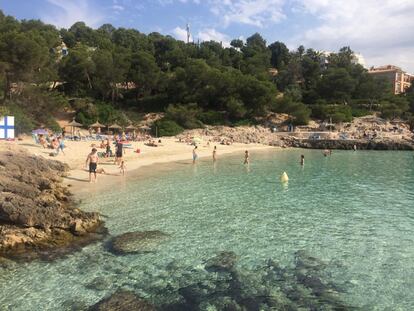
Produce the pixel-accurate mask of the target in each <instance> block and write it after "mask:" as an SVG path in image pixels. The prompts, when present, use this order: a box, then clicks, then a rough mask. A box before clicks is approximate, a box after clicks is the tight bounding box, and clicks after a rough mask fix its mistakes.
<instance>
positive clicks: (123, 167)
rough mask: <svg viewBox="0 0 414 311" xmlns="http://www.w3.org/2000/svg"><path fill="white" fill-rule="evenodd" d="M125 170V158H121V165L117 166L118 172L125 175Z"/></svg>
mask: <svg viewBox="0 0 414 311" xmlns="http://www.w3.org/2000/svg"><path fill="white" fill-rule="evenodd" d="M125 170H126V165H125V160H122V161H121V165H120V166H119V171H120V173H122V176H125Z"/></svg>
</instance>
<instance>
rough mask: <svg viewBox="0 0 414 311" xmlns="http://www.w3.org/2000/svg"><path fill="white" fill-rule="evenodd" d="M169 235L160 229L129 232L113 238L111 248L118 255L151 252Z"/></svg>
mask: <svg viewBox="0 0 414 311" xmlns="http://www.w3.org/2000/svg"><path fill="white" fill-rule="evenodd" d="M168 237H169V235H168V234H166V233H164V232H161V231H158V230H154V231H136V232H127V233H124V234H121V235H119V236H117V237H115V238H113V239H112V241H111V242H110V245H109V250H110V251H111V252H113V253H114V254H118V255H125V254H136V253H151V252H155V251H156V250H157V248H158V246H159V244H161V243H162V242H163V241H164V240H166V239H167V238H168Z"/></svg>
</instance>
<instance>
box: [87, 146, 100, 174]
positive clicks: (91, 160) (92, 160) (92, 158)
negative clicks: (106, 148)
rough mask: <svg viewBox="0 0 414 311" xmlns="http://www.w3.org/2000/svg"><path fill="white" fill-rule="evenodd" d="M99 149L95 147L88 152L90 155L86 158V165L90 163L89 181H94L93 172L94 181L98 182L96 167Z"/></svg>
mask: <svg viewBox="0 0 414 311" xmlns="http://www.w3.org/2000/svg"><path fill="white" fill-rule="evenodd" d="M97 151H98V150H97V149H96V148H93V149H92V152H91V153H90V154H88V157H87V158H86V165H88V163H89V182H92V173H93V175H94V180H93V181H94V182H96V168H97V166H98V161H99V157H98V153H97Z"/></svg>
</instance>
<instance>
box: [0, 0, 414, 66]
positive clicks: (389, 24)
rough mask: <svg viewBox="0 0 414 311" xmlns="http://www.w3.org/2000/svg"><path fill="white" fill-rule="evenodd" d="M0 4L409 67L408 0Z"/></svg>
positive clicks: (67, 21)
mask: <svg viewBox="0 0 414 311" xmlns="http://www.w3.org/2000/svg"><path fill="white" fill-rule="evenodd" d="M0 8H1V9H2V10H3V11H4V12H5V13H6V14H9V15H13V16H15V17H17V18H19V19H31V18H35V19H41V20H43V21H45V22H48V23H52V24H54V25H56V26H57V27H69V26H70V25H71V24H73V23H74V22H76V21H79V20H82V21H84V22H86V24H88V25H89V26H91V27H94V28H96V27H99V26H100V25H101V24H103V23H111V24H112V25H114V26H116V27H127V28H136V29H138V30H139V31H141V32H145V33H149V32H152V31H158V32H161V33H163V34H170V35H172V36H175V37H176V38H178V39H182V40H184V39H185V25H186V23H187V22H189V23H190V27H191V33H192V36H193V38H194V40H198V39H199V40H200V41H204V40H216V41H222V42H223V43H224V44H225V45H226V44H228V43H229V42H230V41H231V39H234V38H242V39H243V38H247V37H248V36H249V35H251V34H253V33H255V32H259V33H260V34H262V35H263V37H264V38H265V39H266V40H267V42H268V43H271V42H274V41H277V40H278V41H282V42H285V43H286V44H287V45H288V47H289V48H291V49H294V48H296V47H297V46H298V45H300V44H303V45H304V46H305V47H307V48H308V47H312V48H314V49H317V50H325V51H337V50H338V49H339V48H340V47H342V46H346V45H349V46H351V48H352V49H353V50H354V51H356V52H358V53H361V54H362V55H363V57H364V58H365V62H366V65H367V66H372V65H375V66H378V65H384V64H394V65H397V66H400V67H402V68H403V69H405V70H407V71H410V72H414V36H413V35H412V33H413V32H414V1H413V0H364V1H362V0H346V1H344V0H152V1H151V0H0Z"/></svg>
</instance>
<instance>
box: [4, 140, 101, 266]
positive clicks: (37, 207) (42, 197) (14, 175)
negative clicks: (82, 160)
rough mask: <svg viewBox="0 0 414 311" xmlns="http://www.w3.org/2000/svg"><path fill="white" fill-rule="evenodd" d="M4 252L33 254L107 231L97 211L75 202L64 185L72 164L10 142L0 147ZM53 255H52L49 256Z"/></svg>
mask: <svg viewBox="0 0 414 311" xmlns="http://www.w3.org/2000/svg"><path fill="white" fill-rule="evenodd" d="M0 168H1V169H2V173H1V174H0V255H2V256H6V257H13V258H16V259H21V258H23V259H32V258H37V257H39V256H40V257H42V256H43V255H45V254H48V255H51V252H49V251H51V250H53V249H57V248H58V249H59V251H58V252H57V253H61V251H62V248H64V247H68V248H67V249H68V250H69V249H72V246H73V245H78V246H81V245H85V244H87V243H89V242H91V241H95V240H96V239H98V238H101V237H102V234H104V230H102V228H103V222H102V221H101V220H100V217H99V215H98V214H97V213H87V212H83V211H81V210H79V209H77V208H74V207H73V202H71V198H70V192H69V191H68V189H67V188H66V187H64V186H63V185H62V184H61V181H62V176H65V174H66V172H67V171H68V167H67V166H66V165H64V164H63V163H60V162H58V161H51V160H46V159H44V158H41V157H36V156H32V155H30V154H28V153H27V152H26V151H24V150H22V149H19V148H16V147H12V146H10V147H9V148H8V149H6V150H3V151H1V152H0ZM47 257H50V256H47Z"/></svg>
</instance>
